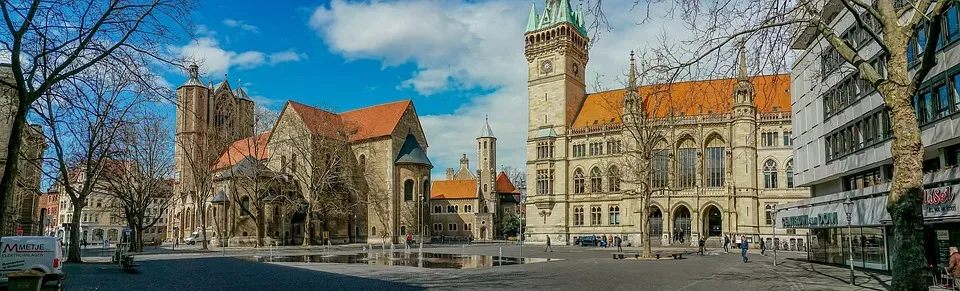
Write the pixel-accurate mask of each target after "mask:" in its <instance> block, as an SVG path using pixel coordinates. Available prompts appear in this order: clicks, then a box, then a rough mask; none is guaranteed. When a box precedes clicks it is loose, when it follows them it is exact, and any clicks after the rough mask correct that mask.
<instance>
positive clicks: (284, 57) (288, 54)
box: [270, 49, 307, 65]
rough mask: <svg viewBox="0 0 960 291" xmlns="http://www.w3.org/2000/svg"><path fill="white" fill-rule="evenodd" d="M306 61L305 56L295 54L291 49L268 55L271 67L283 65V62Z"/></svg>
mask: <svg viewBox="0 0 960 291" xmlns="http://www.w3.org/2000/svg"><path fill="white" fill-rule="evenodd" d="M306 59H307V54H305V53H297V52H296V51H294V50H293V49H289V50H286V51H282V52H276V53H272V54H270V64H272V65H276V64H279V63H285V62H299V61H300V60H306Z"/></svg>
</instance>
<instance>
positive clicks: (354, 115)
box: [287, 100, 413, 141]
mask: <svg viewBox="0 0 960 291" xmlns="http://www.w3.org/2000/svg"><path fill="white" fill-rule="evenodd" d="M287 103H288V104H289V105H290V107H291V108H293V110H294V111H295V112H296V113H297V114H299V115H300V116H301V117H302V118H303V122H304V123H306V125H307V128H308V129H310V131H311V132H314V133H319V134H334V133H336V132H334V130H345V131H349V132H353V133H352V134H351V135H350V140H351V141H358V140H364V139H369V138H376V137H381V136H388V135H391V134H393V130H394V129H395V128H396V127H397V125H398V124H399V123H400V118H402V117H403V113H404V112H406V110H407V107H409V106H410V105H411V104H412V103H413V101H410V100H403V101H396V102H391V103H385V104H380V105H374V106H370V107H365V108H360V109H354V110H350V111H346V112H342V113H340V114H336V113H333V112H330V111H326V110H322V109H319V108H316V107H313V106H309V105H305V104H302V103H297V102H294V101H287Z"/></svg>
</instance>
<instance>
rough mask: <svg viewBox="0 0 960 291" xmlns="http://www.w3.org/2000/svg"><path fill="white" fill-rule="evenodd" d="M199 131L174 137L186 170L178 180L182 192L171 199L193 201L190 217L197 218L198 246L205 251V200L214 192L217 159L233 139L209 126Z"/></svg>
mask: <svg viewBox="0 0 960 291" xmlns="http://www.w3.org/2000/svg"><path fill="white" fill-rule="evenodd" d="M201 130H202V132H200V133H199V134H197V135H196V136H189V135H184V136H178V137H176V138H175V143H176V147H177V149H178V150H179V151H180V155H178V156H177V157H176V158H179V159H180V162H181V163H182V165H183V168H184V170H185V171H186V173H180V174H181V175H183V177H181V180H180V181H178V182H179V183H180V185H181V187H183V190H184V191H182V192H180V194H178V195H179V196H180V197H175V198H174V199H179V201H181V203H180V205H184V206H186V205H191V204H192V206H193V209H192V210H193V212H194V213H193V214H192V216H193V217H194V218H199V219H198V220H199V224H200V238H201V244H200V248H201V249H203V250H206V249H207V248H208V246H207V239H208V238H207V207H208V206H209V205H207V201H208V200H209V199H210V198H211V197H213V194H214V186H215V183H216V181H215V179H216V176H215V174H216V173H217V171H218V169H217V167H216V164H217V161H218V160H219V159H220V156H221V153H222V152H223V150H224V149H228V148H229V147H230V145H231V144H232V141H231V140H229V139H228V138H226V136H225V135H223V134H221V133H220V132H216V131H215V130H214V129H213V128H212V127H202V129H201ZM197 137H199V138H197ZM187 178H189V180H188V179H187ZM175 196H176V195H175Z"/></svg>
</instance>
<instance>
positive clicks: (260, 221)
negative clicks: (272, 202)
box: [256, 207, 265, 248]
mask: <svg viewBox="0 0 960 291" xmlns="http://www.w3.org/2000/svg"><path fill="white" fill-rule="evenodd" d="M263 212H264V211H263V207H258V208H257V220H256V222H257V244H256V247H258V248H259V247H262V246H263V245H264V243H263V238H264V231H265V229H264V227H265V225H264V218H263Z"/></svg>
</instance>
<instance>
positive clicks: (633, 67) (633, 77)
mask: <svg viewBox="0 0 960 291" xmlns="http://www.w3.org/2000/svg"><path fill="white" fill-rule="evenodd" d="M633 56H634V54H633V51H630V75H629V76H630V77H629V79H628V80H627V82H629V84H628V85H627V86H628V88H629V89H630V91H635V90H636V89H637V61H636V59H634V57H633Z"/></svg>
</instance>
